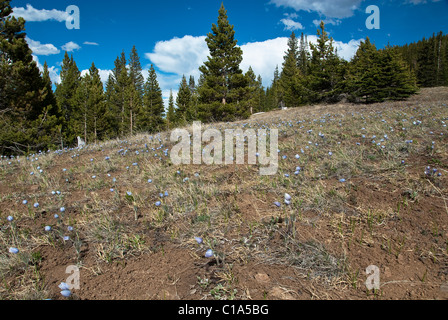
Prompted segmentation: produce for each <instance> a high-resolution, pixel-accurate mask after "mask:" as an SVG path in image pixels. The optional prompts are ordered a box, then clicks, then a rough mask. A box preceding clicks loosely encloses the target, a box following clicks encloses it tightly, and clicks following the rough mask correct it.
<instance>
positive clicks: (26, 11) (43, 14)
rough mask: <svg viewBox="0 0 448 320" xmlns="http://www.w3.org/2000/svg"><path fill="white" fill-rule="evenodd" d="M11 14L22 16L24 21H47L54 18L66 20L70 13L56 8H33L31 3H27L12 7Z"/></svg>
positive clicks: (61, 20) (60, 20)
mask: <svg viewBox="0 0 448 320" xmlns="http://www.w3.org/2000/svg"><path fill="white" fill-rule="evenodd" d="M12 15H13V16H15V17H17V18H18V17H22V18H24V19H25V20H26V21H47V20H56V21H59V22H65V21H67V18H69V17H70V15H69V14H68V13H67V12H65V11H59V10H56V9H53V10H46V9H41V10H39V9H35V8H34V7H33V6H32V5H30V4H27V5H26V8H23V7H20V8H17V7H16V8H13V13H12Z"/></svg>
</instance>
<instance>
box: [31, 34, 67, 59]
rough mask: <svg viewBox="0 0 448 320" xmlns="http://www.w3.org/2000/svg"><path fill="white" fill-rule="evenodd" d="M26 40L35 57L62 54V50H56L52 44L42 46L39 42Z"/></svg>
mask: <svg viewBox="0 0 448 320" xmlns="http://www.w3.org/2000/svg"><path fill="white" fill-rule="evenodd" d="M25 40H26V42H27V43H28V46H29V47H30V49H31V50H32V51H33V53H34V54H35V55H38V56H49V55H52V54H58V53H59V52H60V50H59V49H58V48H56V47H55V46H54V45H52V44H51V43H48V44H42V43H40V42H39V41H35V40H32V39H30V38H28V37H26V39H25Z"/></svg>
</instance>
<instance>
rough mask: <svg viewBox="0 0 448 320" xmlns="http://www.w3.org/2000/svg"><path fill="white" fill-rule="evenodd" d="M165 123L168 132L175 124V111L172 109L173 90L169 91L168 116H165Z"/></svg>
mask: <svg viewBox="0 0 448 320" xmlns="http://www.w3.org/2000/svg"><path fill="white" fill-rule="evenodd" d="M166 123H167V128H168V130H170V129H172V128H174V127H175V126H176V124H177V121H176V110H175V109H174V97H173V90H170V97H169V100H168V114H167V116H166Z"/></svg>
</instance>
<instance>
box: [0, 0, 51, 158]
mask: <svg viewBox="0 0 448 320" xmlns="http://www.w3.org/2000/svg"><path fill="white" fill-rule="evenodd" d="M11 13H12V8H11V6H10V1H9V0H1V1H0V126H1V128H2V130H1V131H0V152H2V153H11V152H27V151H33V150H34V151H35V150H36V149H39V148H43V147H46V144H48V143H49V142H55V141H49V139H48V138H49V137H46V134H47V132H45V131H44V130H45V129H48V127H49V126H48V124H49V123H51V122H52V120H54V117H53V115H55V116H56V117H57V115H56V114H57V112H56V110H57V109H56V108H55V106H53V108H51V107H52V106H50V105H46V104H45V103H49V100H47V99H50V100H51V92H50V91H48V87H47V83H46V82H45V81H44V80H43V79H42V76H41V73H40V71H39V69H38V67H37V64H36V62H35V61H34V60H33V57H32V51H31V49H30V48H29V46H28V44H27V43H26V41H25V37H26V33H25V32H24V31H25V20H24V19H23V18H18V19H16V18H15V17H13V16H11ZM51 124H53V123H51ZM39 130H42V131H41V132H39V134H37V132H38V131H39ZM50 140H53V139H50Z"/></svg>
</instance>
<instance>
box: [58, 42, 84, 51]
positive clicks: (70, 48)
mask: <svg viewBox="0 0 448 320" xmlns="http://www.w3.org/2000/svg"><path fill="white" fill-rule="evenodd" d="M61 48H62V50H64V51H67V52H73V51H75V50H79V49H81V47H80V45H79V44H77V43H75V42H73V41H70V42H68V43H66V44H64V45H63V46H62V47H61Z"/></svg>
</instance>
